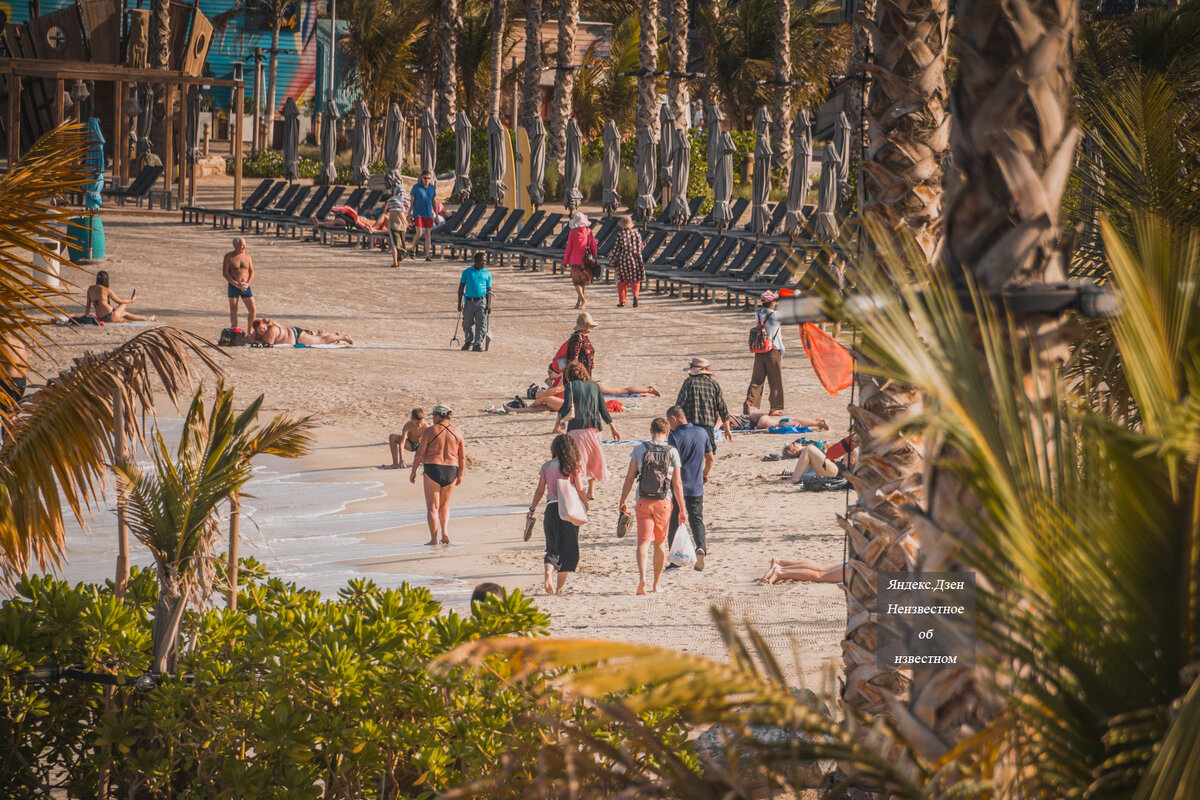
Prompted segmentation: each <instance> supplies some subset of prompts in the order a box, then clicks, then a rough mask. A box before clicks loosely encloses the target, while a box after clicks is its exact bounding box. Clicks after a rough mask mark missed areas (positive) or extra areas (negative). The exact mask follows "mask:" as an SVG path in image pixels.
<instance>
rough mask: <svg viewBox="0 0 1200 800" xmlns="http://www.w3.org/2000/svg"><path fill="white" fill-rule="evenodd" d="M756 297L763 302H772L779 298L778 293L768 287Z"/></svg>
mask: <svg viewBox="0 0 1200 800" xmlns="http://www.w3.org/2000/svg"><path fill="white" fill-rule="evenodd" d="M758 299H759V300H761V301H762V302H764V303H774V302H775V301H776V300H778V299H779V295H777V294H775V293H774V292H772V291H771V290H770V289H767V290H766V291H765V292H763V293H762V295H760V296H759V298H758Z"/></svg>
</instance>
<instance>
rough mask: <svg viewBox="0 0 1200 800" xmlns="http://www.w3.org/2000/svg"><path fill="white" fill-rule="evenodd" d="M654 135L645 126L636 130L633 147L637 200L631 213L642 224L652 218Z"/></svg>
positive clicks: (653, 204)
mask: <svg viewBox="0 0 1200 800" xmlns="http://www.w3.org/2000/svg"><path fill="white" fill-rule="evenodd" d="M654 154H655V147H654V133H653V132H652V131H651V130H650V128H649V127H648V126H646V125H643V126H642V127H640V128H638V130H637V140H636V141H635V142H634V145H633V162H634V163H633V166H634V171H635V172H637V198H636V199H635V200H634V201H633V212H634V214H636V215H637V218H638V219H639V220H641V221H643V222H645V221H646V220H648V219H650V218H651V217H653V216H654V206H655V203H654V177H655V165H654Z"/></svg>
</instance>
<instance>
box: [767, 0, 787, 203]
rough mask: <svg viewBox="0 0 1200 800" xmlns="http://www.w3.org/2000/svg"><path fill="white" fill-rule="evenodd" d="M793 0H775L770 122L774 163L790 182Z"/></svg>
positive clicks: (783, 178) (784, 182)
mask: <svg viewBox="0 0 1200 800" xmlns="http://www.w3.org/2000/svg"><path fill="white" fill-rule="evenodd" d="M791 79H792V0H775V93H774V94H775V110H774V116H773V118H772V122H771V144H772V145H773V146H774V148H775V155H774V167H775V169H778V170H780V171H781V172H782V176H783V177H782V178H781V181H782V182H783V184H784V185H786V184H787V181H788V176H789V175H790V174H791V171H792V139H791V136H790V135H789V133H788V131H789V129H790V127H791V124H792V87H791V86H790V85H789V82H790V81H791Z"/></svg>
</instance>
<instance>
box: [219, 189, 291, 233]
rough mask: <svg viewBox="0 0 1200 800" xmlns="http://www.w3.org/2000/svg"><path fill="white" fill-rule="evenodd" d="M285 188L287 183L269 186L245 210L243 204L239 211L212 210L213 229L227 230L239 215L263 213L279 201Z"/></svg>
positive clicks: (226, 209) (229, 209) (230, 209)
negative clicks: (219, 227)
mask: <svg viewBox="0 0 1200 800" xmlns="http://www.w3.org/2000/svg"><path fill="white" fill-rule="evenodd" d="M286 188H287V181H275V183H273V184H271V185H270V186H269V187H268V188H267V191H265V192H264V193H263V194H262V195H261V196H260V197H259V198H258V200H257V201H256V202H255V203H254V205H253V206H250V207H249V208H247V207H246V206H245V204H244V203H243V204H242V208H240V209H232V208H223V209H220V210H216V209H214V210H213V211H212V224H213V227H214V228H215V227H217V226H218V225H220V226H221V227H222V228H228V227H229V226H230V225H231V224H232V222H233V220H234V218H235V217H236V216H238V215H240V214H254V213H258V212H260V211H265V210H266V209H268V208H270V207H271V206H272V204H274V203H275V202H276V201H277V200H279V196H280V195H281V194H283V192H284V190H285V189H286Z"/></svg>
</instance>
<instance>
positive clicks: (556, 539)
mask: <svg viewBox="0 0 1200 800" xmlns="http://www.w3.org/2000/svg"><path fill="white" fill-rule="evenodd" d="M550 455H551V456H552V457H551V459H550V460H549V461H547V462H546V463H545V464H543V465H542V469H541V472H539V473H538V485H537V489H536V490H535V491H534V493H533V501H532V502H531V503H530V504H529V514H528V515H527V519H528V520H529V524H527V525H526V526H525V538H526V540H528V539H529V536H530V534H531V533H532V532H533V525H532V523H533V518H534V516H535V515H536V514H537V506H538V503H539V502H541V499H542V495H543V494H545V495H546V514H545V516H544V517H543V518H542V530H543V531H544V532H545V534H546V555H545V557H544V558H543V561H544V563H545V565H546V574H545V581H544V584H543V585H544V586H545V588H546V594H562V590H563V587H564V586H566V585H567V575H569V574H570V573H572V572H574V571H575V568H576V567H578V566H579V526H578V525H572V524H571V523H569V522H567V521H565V520H563V519H562V518H561V517H559V515H558V499H559V498H558V482H559V481H560V480H563V479H566V480H569V481H571V485H573V486H574V487H575V491H576V492H578V493H579V498H580V499H581V500H582V501H583V507H584V508H587V498H586V496H585V492H584V490H583V470H582V469H581V468H580V459H579V448H578V447H576V445H575V440H574V439H572V438H571V437H570V436H567V435H566V434H565V433H560V434H559V435H558V436H555V437H554V441H552V442H551V443H550ZM555 571H557V572H558V580H557V584H558V585H557V587H556V586H555V584H554V582H552V581H551V580H550V578H551V577H552V575H551V573H553V572H555Z"/></svg>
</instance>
